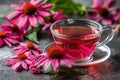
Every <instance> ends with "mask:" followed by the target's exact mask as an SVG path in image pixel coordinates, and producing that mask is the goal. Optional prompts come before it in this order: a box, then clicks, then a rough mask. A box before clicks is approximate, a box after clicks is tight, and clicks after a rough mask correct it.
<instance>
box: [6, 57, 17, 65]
mask: <svg viewBox="0 0 120 80" xmlns="http://www.w3.org/2000/svg"><path fill="white" fill-rule="evenodd" d="M15 63H16V59H10V60H8V61H7V62H5V65H6V66H10V65H13V64H15Z"/></svg>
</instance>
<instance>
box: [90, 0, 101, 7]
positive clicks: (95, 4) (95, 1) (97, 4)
mask: <svg viewBox="0 0 120 80" xmlns="http://www.w3.org/2000/svg"><path fill="white" fill-rule="evenodd" d="M101 6H102V4H101V2H100V0H93V5H92V7H93V8H96V9H99V8H100V7H101Z"/></svg>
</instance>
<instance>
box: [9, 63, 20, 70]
mask: <svg viewBox="0 0 120 80" xmlns="http://www.w3.org/2000/svg"><path fill="white" fill-rule="evenodd" d="M20 65H21V62H17V63H15V64H14V65H12V67H11V69H12V70H14V71H18V68H19V66H20Z"/></svg>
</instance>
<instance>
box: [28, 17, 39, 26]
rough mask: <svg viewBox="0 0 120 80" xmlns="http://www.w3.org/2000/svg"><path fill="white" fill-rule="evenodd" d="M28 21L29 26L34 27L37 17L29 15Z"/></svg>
mask: <svg viewBox="0 0 120 80" xmlns="http://www.w3.org/2000/svg"><path fill="white" fill-rule="evenodd" d="M29 22H30V24H31V26H33V27H35V26H36V24H37V18H36V17H35V16H31V17H29Z"/></svg>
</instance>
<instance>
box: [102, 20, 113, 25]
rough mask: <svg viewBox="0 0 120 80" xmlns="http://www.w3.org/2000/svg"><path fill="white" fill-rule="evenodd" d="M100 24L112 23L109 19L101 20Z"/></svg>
mask: <svg viewBox="0 0 120 80" xmlns="http://www.w3.org/2000/svg"><path fill="white" fill-rule="evenodd" d="M102 24H104V25H111V24H112V21H111V20H110V19H102Z"/></svg>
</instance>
